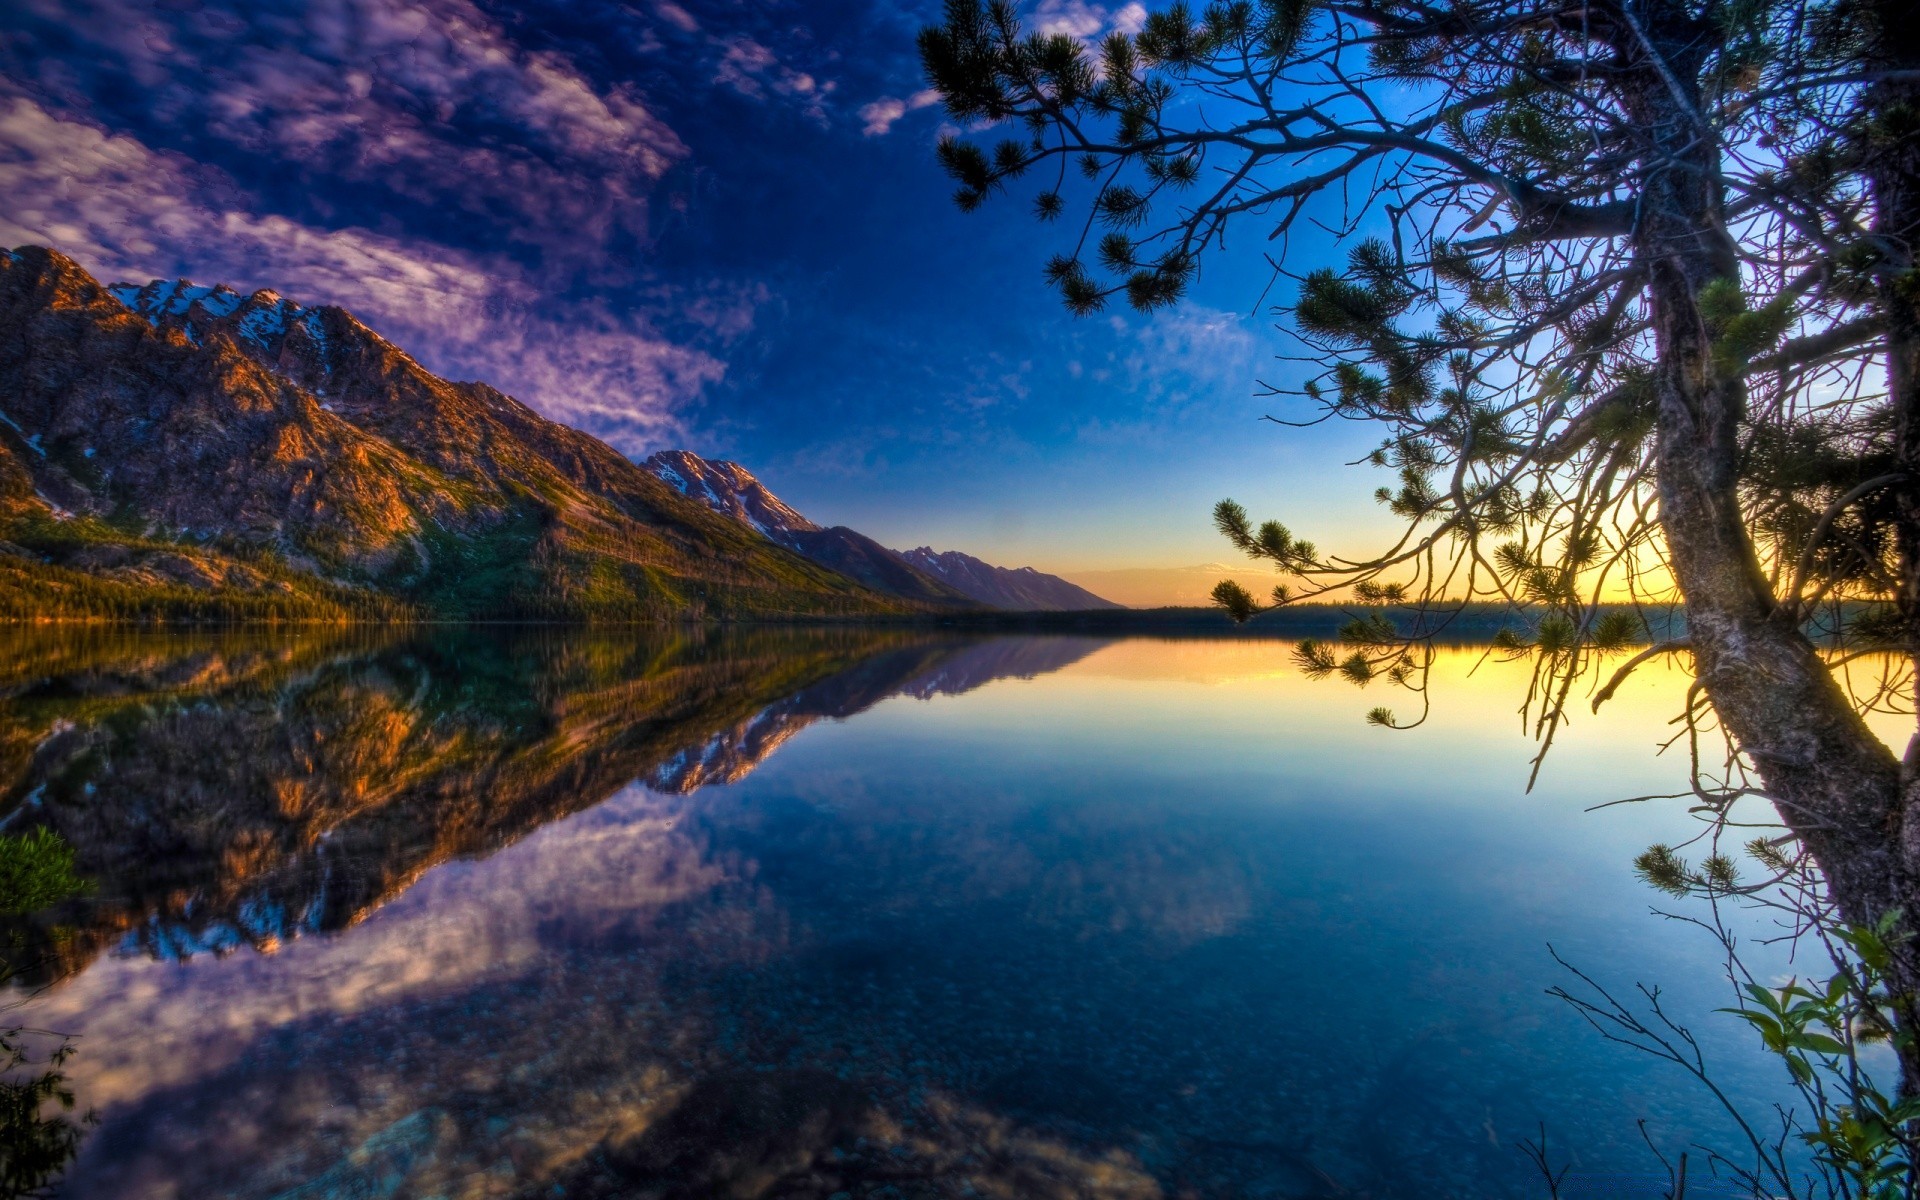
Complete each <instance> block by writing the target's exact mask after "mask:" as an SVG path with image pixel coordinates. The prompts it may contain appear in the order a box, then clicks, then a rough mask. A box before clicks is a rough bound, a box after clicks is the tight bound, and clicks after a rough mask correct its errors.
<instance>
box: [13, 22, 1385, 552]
mask: <svg viewBox="0 0 1920 1200" xmlns="http://www.w3.org/2000/svg"><path fill="white" fill-rule="evenodd" d="M938 7H939V5H938V0H927V2H925V3H919V2H915V3H909V2H905V0H788V2H778V0H776V2H771V3H747V2H744V0H741V2H729V0H713V2H709V3H702V2H700V0H680V2H679V3H670V2H668V0H633V2H631V3H612V2H609V0H572V2H564V0H563V2H559V3H544V4H540V5H531V6H525V7H515V6H509V5H504V4H498V3H489V2H488V0H425V2H424V3H413V2H407V0H313V2H311V3H305V4H279V5H276V4H271V3H269V4H251V3H235V2H234V0H206V2H205V3H199V4H193V5H187V4H177V5H176V4H167V3H162V4H151V3H146V2H143V0H15V2H14V3H11V4H9V5H7V6H6V7H5V8H4V10H0V74H3V75H4V80H3V81H0V196H5V197H6V200H5V201H4V202H3V203H0V241H5V242H7V243H9V244H17V243H20V242H26V241H32V242H43V243H50V244H53V245H55V246H57V247H59V248H61V249H63V250H65V251H67V252H68V253H70V254H72V255H74V256H75V257H76V258H78V259H79V260H80V261H81V262H82V263H83V264H84V265H86V266H87V267H88V268H89V269H91V270H93V271H95V272H96V273H97V274H100V275H102V276H106V277H111V278H149V277H154V276H161V275H168V276H171V275H185V276H188V277H190V278H194V279H196V280H199V281H201V282H206V283H212V282H219V281H224V282H229V283H232V284H234V285H235V286H237V287H241V288H242V289H249V288H253V287H265V286H271V287H274V288H276V289H278V290H280V291H281V292H283V293H285V294H287V295H289V296H292V297H294V298H296V299H298V300H301V301H303V302H321V303H337V304H342V305H345V306H346V307H348V308H351V309H353V310H354V311H355V312H356V313H358V314H360V315H361V316H362V317H363V318H364V319H366V320H367V321H368V322H369V323H370V324H372V325H373V326H374V327H375V328H377V329H380V330H381V331H382V332H384V333H387V334H388V335H389V336H390V337H392V338H393V340H395V341H396V342H398V343H399V344H401V345H402V346H403V347H405V348H406V349H408V350H410V351H412V352H413V353H415V354H416V356H417V357H419V358H420V359H421V360H422V361H423V362H425V363H426V364H427V365H429V366H430V367H432V368H433V369H435V370H437V371H440V372H441V373H443V374H447V375H450V376H452V377H455V378H480V379H485V380H488V381H489V382H492V383H494V384H496V385H498V386H500V387H502V388H504V389H505V390H507V391H510V392H513V393H514V394H516V395H518V396H520V397H521V398H523V399H525V400H527V401H528V402H530V403H532V404H534V405H535V406H536V407H538V408H540V409H541V410H542V411H544V412H546V413H547V414H548V415H550V416H553V417H556V418H558V419H561V420H565V421H568V422H570V423H573V424H576V425H579V426H581V427H583V428H585V429H588V430H590V431H592V432H594V433H596V434H599V435H600V436H603V437H605V438H607V439H608V440H610V441H612V442H614V443H615V444H616V445H618V446H619V447H621V448H622V449H623V450H626V451H627V452H629V453H633V454H642V453H645V452H647V451H650V450H654V449H660V448H666V447H685V448H687V449H692V450H694V451H697V452H699V453H702V454H706V455H710V456H718V457H727V458H733V459H736V460H738V461H740V462H742V463H744V464H745V465H746V466H748V467H749V468H750V469H752V470H754V471H755V472H756V473H758V474H759V475H760V476H761V477H762V478H763V479H765V480H766V481H767V482H768V483H769V484H770V485H771V486H772V487H773V488H774V489H775V490H776V491H778V492H779V493H781V494H782V496H783V497H784V498H786V499H787V500H788V501H789V502H790V503H792V504H794V505H795V507H797V508H799V509H801V510H802V511H803V512H806V513H808V514H809V515H810V516H812V517H814V518H815V519H817V520H820V521H823V522H826V523H843V524H848V525H852V526H854V527H855V528H858V529H860V530H862V531H863V532H867V533H870V534H872V535H873V536H875V537H878V538H880V539H881V540H883V541H885V542H887V543H889V544H892V545H899V546H908V545H915V544H920V543H931V544H933V545H934V546H936V547H937V548H941V549H950V548H951V549H962V550H967V551H970V552H972V553H976V554H980V555H982V556H983V557H986V558H989V559H992V560H994V561H999V562H1004V563H1008V564H1013V565H1023V564H1032V565H1035V566H1039V567H1041V568H1043V569H1050V570H1065V571H1069V572H1071V571H1076V570H1087V569H1102V568H1119V567H1173V566H1182V565H1187V564H1191V563H1198V562H1206V561H1209V560H1214V561H1218V560H1223V559H1228V558H1230V554H1229V553H1228V551H1227V549H1226V548H1225V547H1224V546H1223V545H1222V544H1220V542H1219V541H1218V539H1217V538H1216V537H1215V535H1213V533H1212V532H1211V529H1210V527H1209V524H1208V511H1209V509H1210V507H1211V505H1212V503H1213V501H1214V500H1216V499H1218V498H1219V497H1221V496H1223V495H1232V496H1234V497H1236V498H1238V499H1240V500H1242V501H1243V502H1245V503H1247V504H1248V505H1249V506H1250V507H1251V508H1252V509H1253V510H1254V511H1255V512H1256V514H1259V515H1268V514H1273V515H1280V516H1282V517H1283V518H1285V519H1286V520H1288V521H1289V523H1290V524H1292V525H1294V526H1295V527H1296V528H1297V529H1299V530H1300V531H1301V532H1303V533H1305V534H1308V535H1310V536H1316V537H1318V538H1319V539H1320V540H1321V541H1322V542H1323V544H1326V543H1332V542H1336V541H1338V540H1340V535H1341V534H1342V533H1351V532H1354V531H1356V530H1358V529H1359V528H1360V527H1361V526H1363V525H1371V524H1372V523H1373V522H1372V520H1371V518H1370V517H1369V515H1368V511H1369V509H1370V507H1371V506H1370V504H1369V503H1368V502H1367V501H1366V499H1365V497H1366V494H1367V493H1368V492H1369V491H1370V489H1371V487H1372V486H1374V484H1375V482H1376V481H1375V480H1373V479H1371V478H1369V477H1367V476H1366V475H1365V474H1364V473H1362V472H1358V471H1355V470H1350V469H1342V468H1340V467H1339V466H1338V463H1339V462H1340V461H1342V460H1345V459H1351V458H1354V457H1357V456H1358V455H1359V454H1360V453H1362V452H1364V449H1365V446H1364V445H1363V444H1362V443H1361V442H1360V440H1359V437H1358V435H1357V433H1356V431H1353V430H1328V431H1318V432H1312V433H1306V434H1302V433H1297V432H1286V431H1282V430H1280V429H1279V428H1277V427H1275V426H1272V425H1263V424H1261V423H1259V421H1258V418H1259V416H1260V415H1261V414H1262V413H1264V412H1268V411H1273V410H1274V407H1275V406H1274V404H1273V403H1272V402H1269V401H1265V400H1261V399H1259V398H1258V397H1257V395H1256V392H1257V387H1256V382H1255V381H1256V377H1261V378H1267V379H1272V380H1277V381H1289V380H1291V379H1292V378H1293V377H1294V376H1293V374H1292V369H1291V368H1290V367H1288V366H1287V365H1286V364H1285V363H1282V362H1279V361H1276V360H1275V358H1274V357H1273V356H1274V355H1275V354H1276V353H1279V352H1283V351H1284V350H1285V348H1286V340H1285V338H1284V336H1283V335H1282V334H1280V333H1278V332H1277V331H1276V330H1275V329H1274V328H1273V319H1272V318H1271V317H1270V316H1266V315H1255V314H1254V313H1253V312H1252V309H1253V306H1254V304H1255V302H1256V300H1257V298H1258V295H1259V292H1260V288H1261V284H1262V282H1263V278H1262V277H1261V275H1259V274H1258V273H1257V272H1256V271H1255V270H1254V269H1253V268H1252V266H1251V265H1250V264H1249V263H1247V262H1244V261H1235V260H1227V259H1222V260H1216V261H1214V262H1211V263H1209V264H1208V265H1207V267H1206V274H1205V275H1204V276H1203V278H1202V279H1201V281H1200V283H1199V285H1198V286H1197V288H1196V289H1195V291H1194V294H1193V297H1192V299H1191V300H1190V301H1189V302H1188V303H1187V304H1185V305H1183V306H1182V307H1180V308H1178V309H1175V310H1173V311H1172V312H1168V313H1163V314H1159V315H1156V316H1154V317H1150V318H1148V317H1141V316H1137V315H1134V314H1119V315H1103V316H1099V317H1095V318H1091V319H1086V320H1075V319H1074V318H1072V317H1070V316H1068V315H1067V314H1066V313H1065V311H1064V310H1062V309H1061V308H1060V307H1059V306H1058V304H1057V302H1056V301H1055V300H1054V299H1053V297H1052V296H1051V294H1050V293H1049V292H1048V291H1047V290H1046V288H1045V287H1044V286H1043V283H1042V281H1041V278H1040V267H1041V264H1042V263H1043V262H1044V261H1045V259H1046V257H1047V256H1048V255H1049V254H1050V253H1052V252H1053V251H1054V250H1055V249H1056V248H1057V247H1056V245H1055V238H1056V237H1057V231H1056V230H1053V229H1050V228H1047V227H1041V226H1037V225H1035V224H1034V223H1033V222H1031V221H1030V220H1029V219H1028V218H1027V216H1026V212H1027V207H1026V200H1025V198H1023V197H1018V196H1015V197H1011V198H1009V199H1007V200H1003V201H1001V202H997V203H994V204H990V205H988V206H987V207H986V208H985V209H984V210H983V211H981V212H978V213H974V214H971V215H965V214H961V213H960V212H958V211H957V210H956V209H955V208H954V207H953V206H952V205H951V204H950V203H949V201H948V199H947V197H948V194H949V192H950V190H951V189H950V184H949V182H948V181H947V180H946V179H945V178H944V177H943V176H942V175H941V173H940V171H939V170H938V168H937V166H936V164H935V162H934V157H933V146H934V142H935V140H936V138H937V136H938V131H939V129H940V127H941V125H942V123H943V121H944V120H945V117H944V116H943V114H942V113H941V110H940V108H939V106H938V104H937V103H934V102H933V97H931V96H930V95H929V94H927V93H926V92H925V91H924V88H925V85H924V82H923V81H922V80H921V79H920V77H919V70H918V63H917V60H916V58H915V55H914V52H913V37H914V34H915V32H916V31H917V30H918V29H919V28H920V27H921V26H922V25H923V24H925V23H927V22H929V21H931V20H933V19H934V18H935V17H936V16H937V15H938ZM1027 10H1028V12H1029V13H1030V18H1031V20H1032V22H1033V23H1035V24H1038V25H1043V26H1051V27H1053V28H1058V29H1063V30H1065V31H1068V32H1072V33H1075V34H1077V35H1080V36H1086V37H1091V36H1097V35H1098V34H1100V33H1102V32H1104V31H1106V30H1109V29H1112V28H1116V27H1119V28H1128V27H1133V26H1136V25H1137V22H1138V21H1139V20H1140V18H1141V15H1142V14H1141V10H1140V8H1139V6H1138V5H1137V4H1128V3H1109V4H1097V3H1091V2H1087V0H1038V2H1037V3H1030V4H1028V5H1027ZM1246 241H1247V242H1249V243H1250V244H1257V235H1255V236H1254V237H1250V238H1247V239H1246ZM1327 249H1328V248H1320V250H1321V251H1322V252H1325V251H1326V250H1327ZM1254 261H1255V262H1257V259H1255V260H1254ZM1302 265H1312V264H1302Z"/></svg>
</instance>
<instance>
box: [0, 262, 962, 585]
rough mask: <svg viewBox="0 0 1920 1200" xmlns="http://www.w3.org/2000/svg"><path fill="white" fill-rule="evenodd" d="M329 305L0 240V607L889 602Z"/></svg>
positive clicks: (607, 448)
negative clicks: (441, 370) (169, 277)
mask: <svg viewBox="0 0 1920 1200" xmlns="http://www.w3.org/2000/svg"><path fill="white" fill-rule="evenodd" d="M924 607H926V602H925V601H921V600H917V599H916V600H905V599H902V598H901V597H900V596H899V595H897V594H885V593H882V592H879V591H876V590H874V589H873V588H871V587H866V586H862V585H861V584H860V583H858V582H856V581H855V580H853V579H850V578H848V577H847V576H845V575H842V574H839V573H837V572H835V571H833V570H830V569H826V568H823V567H822V566H821V565H820V564H819V563H818V562H816V561H813V560H811V559H809V558H806V557H803V556H802V555H799V554H796V553H794V552H792V551H790V550H788V549H786V548H784V547H782V546H780V545H777V544H775V543H774V542H772V541H770V540H768V539H766V538H764V537H761V536H758V535H757V534H755V533H754V532H753V531H752V530H751V529H750V528H748V527H746V526H744V525H743V524H742V523H741V522H739V521H737V520H728V519H725V518H723V517H721V516H719V515H718V514H716V513H714V512H713V511H712V510H711V509H710V508H709V507H708V506H707V505H705V504H702V503H699V502H696V501H693V500H690V499H688V498H687V497H685V496H683V495H681V494H680V493H679V492H677V491H675V490H674V489H673V488H671V487H668V486H666V485H665V484H664V483H662V482H661V480H660V479H659V478H657V477H656V476H655V475H654V474H653V473H652V472H650V471H647V470H643V469H641V468H640V467H638V466H637V465H635V464H634V463H632V462H630V461H629V460H628V459H626V458H624V457H623V456H622V455H620V454H619V453H618V452H617V451H615V450H614V449H613V448H612V447H610V446H608V445H606V444H605V443H603V442H600V441H598V440H597V439H595V438H592V437H590V436H588V435H586V434H584V433H581V432H579V431H578V430H574V429H570V428H568V427H566V426H564V425H560V424H557V423H555V422H553V421H548V420H546V419H544V418H542V417H541V416H539V415H538V414H537V413H535V412H533V411H532V410H531V409H529V408H527V407H526V406H525V405H523V404H521V403H519V402H518V401H516V400H514V399H513V398H512V397H510V396H506V395H504V394H502V393H500V392H498V391H496V390H494V389H493V388H490V387H488V386H486V385H485V384H482V383H454V382H449V381H447V380H444V379H441V378H439V377H437V376H435V375H433V374H431V373H430V372H428V371H427V370H426V369H425V368H423V367H421V366H420V364H419V363H417V362H415V361H414V360H413V359H412V358H410V357H409V356H408V355H407V354H406V353H404V352H403V351H401V350H400V349H399V348H397V347H395V346H393V345H392V344H391V343H389V342H387V341H386V340H385V339H383V338H381V337H380V336H379V335H378V334H376V333H375V332H374V331H373V330H371V329H369V328H367V326H365V325H364V324H362V323H361V322H360V321H359V320H357V319H356V318H355V317H354V316H353V315H352V314H351V313H349V312H347V311H345V310H344V309H339V308H331V307H311V308H310V307H303V306H300V305H298V304H295V303H292V302H291V301H288V300H286V299H284V298H282V297H280V296H278V295H277V294H275V293H273V292H269V291H261V292H255V293H253V294H252V295H249V296H242V295H240V294H239V293H237V292H234V291H232V290H231V289H227V288H208V287H197V286H194V285H191V284H187V283H184V282H164V281H162V282H155V283H150V284H146V285H140V286H136V285H131V284H118V285H114V286H112V287H105V286H102V285H101V284H100V283H99V282H98V281H96V280H95V279H93V278H92V277H91V276H90V275H88V273H87V272H86V271H85V270H83V269H82V268H81V267H80V266H79V265H78V264H76V263H74V262H73V261H72V260H71V259H69V258H66V257H65V256H64V255H61V254H59V253H57V252H55V251H51V250H47V249H43V248H40V247H22V248H20V249H17V250H14V251H0V615H7V616H16V617H18V616H46V615H145V616H156V615H164V616H180V615H189V616H191V615H200V614H201V613H203V612H216V613H218V614H220V615H229V616H231V615H243V616H270V617H316V616H317V617H339V616H342V615H346V614H349V613H360V614H374V615H389V614H394V613H405V614H414V615H432V616H443V617H466V618H481V617H544V618H558V619H670V618H681V617H687V616H708V617H737V616H784V615H824V614H838V615H865V614H875V613H889V612H894V613H897V612H910V611H917V610H920V609H923V608H924Z"/></svg>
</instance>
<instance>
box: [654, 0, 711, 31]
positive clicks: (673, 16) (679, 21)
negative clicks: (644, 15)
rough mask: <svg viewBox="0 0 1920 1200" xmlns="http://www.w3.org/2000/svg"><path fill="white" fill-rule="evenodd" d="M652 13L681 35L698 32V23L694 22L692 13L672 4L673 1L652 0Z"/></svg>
mask: <svg viewBox="0 0 1920 1200" xmlns="http://www.w3.org/2000/svg"><path fill="white" fill-rule="evenodd" d="M653 11H655V12H657V13H659V14H660V17H661V19H662V20H664V21H666V22H667V24H669V25H672V26H673V27H674V28H676V29H678V30H679V31H680V32H682V33H698V32H700V22H699V21H696V20H694V17H693V14H692V13H690V12H688V11H687V10H686V9H684V8H681V7H680V6H679V5H678V4H675V3H673V0H654V5H653Z"/></svg>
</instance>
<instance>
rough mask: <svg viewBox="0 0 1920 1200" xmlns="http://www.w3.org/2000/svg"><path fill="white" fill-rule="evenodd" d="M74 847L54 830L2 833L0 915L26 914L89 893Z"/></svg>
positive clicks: (0, 838) (0, 847)
mask: <svg viewBox="0 0 1920 1200" xmlns="http://www.w3.org/2000/svg"><path fill="white" fill-rule="evenodd" d="M88 887H89V885H88V883H87V882H86V880H84V879H82V878H80V877H79V876H78V875H76V874H75V873H74V860H73V847H72V846H69V845H68V844H67V843H66V842H65V841H64V840H63V839H62V838H61V837H60V835H59V834H57V833H54V832H53V831H52V830H51V829H34V830H31V831H29V832H27V833H21V834H0V916H16V917H17V916H25V915H26V914H28V913H34V912H38V911H40V910H41V909H43V908H50V907H52V906H53V905H55V904H58V903H60V902H61V901H63V900H67V899H71V898H72V897H74V896H78V895H81V894H82V893H84V892H86V891H87V889H88Z"/></svg>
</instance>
